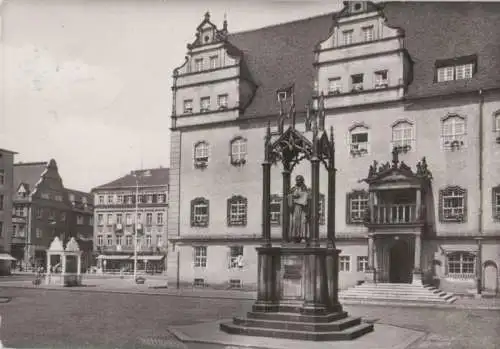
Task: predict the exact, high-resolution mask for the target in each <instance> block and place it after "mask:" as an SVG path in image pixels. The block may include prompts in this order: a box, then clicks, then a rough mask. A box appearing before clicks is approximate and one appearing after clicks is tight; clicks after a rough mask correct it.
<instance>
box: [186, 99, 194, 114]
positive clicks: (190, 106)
mask: <svg viewBox="0 0 500 349" xmlns="http://www.w3.org/2000/svg"><path fill="white" fill-rule="evenodd" d="M192 112H193V100H192V99H185V100H184V114H191V113H192Z"/></svg>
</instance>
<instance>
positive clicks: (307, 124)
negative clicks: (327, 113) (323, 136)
mask: <svg viewBox="0 0 500 349" xmlns="http://www.w3.org/2000/svg"><path fill="white" fill-rule="evenodd" d="M305 127H306V132H309V131H311V105H310V104H309V102H307V104H306V122H305Z"/></svg>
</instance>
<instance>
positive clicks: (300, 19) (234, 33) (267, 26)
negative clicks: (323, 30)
mask: <svg viewBox="0 0 500 349" xmlns="http://www.w3.org/2000/svg"><path fill="white" fill-rule="evenodd" d="M338 13H339V12H336V11H329V12H325V13H322V14H318V15H315V16H310V17H304V18H299V19H294V20H293V21H289V22H280V23H276V24H270V25H266V26H264V27H259V28H255V29H246V30H241V31H235V32H229V33H228V37H230V36H231V35H236V34H238V35H239V34H245V33H255V32H257V31H259V30H266V29H270V28H275V27H281V26H283V25H288V24H293V23H299V22H305V21H310V20H313V19H316V18H320V17H324V16H328V15H331V16H332V20H333V19H335V16H336V15H337V14H338Z"/></svg>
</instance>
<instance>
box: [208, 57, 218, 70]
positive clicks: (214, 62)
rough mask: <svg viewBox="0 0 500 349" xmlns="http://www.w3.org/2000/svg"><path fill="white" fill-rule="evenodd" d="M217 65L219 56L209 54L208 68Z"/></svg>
mask: <svg viewBox="0 0 500 349" xmlns="http://www.w3.org/2000/svg"><path fill="white" fill-rule="evenodd" d="M218 67H219V57H218V56H211V57H210V69H217V68H218Z"/></svg>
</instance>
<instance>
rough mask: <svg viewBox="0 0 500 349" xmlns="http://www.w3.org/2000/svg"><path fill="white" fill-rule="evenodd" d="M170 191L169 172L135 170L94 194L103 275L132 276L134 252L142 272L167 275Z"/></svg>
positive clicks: (95, 241)
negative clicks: (135, 239) (124, 273)
mask: <svg viewBox="0 0 500 349" xmlns="http://www.w3.org/2000/svg"><path fill="white" fill-rule="evenodd" d="M168 191H169V169H168V168H153V169H147V170H134V171H131V173H129V174H127V175H125V176H123V177H120V178H118V179H116V180H114V181H111V182H109V183H106V184H104V185H101V186H98V187H96V188H94V189H93V190H92V194H93V197H94V205H95V209H94V217H95V221H94V246H95V251H96V252H97V254H98V257H97V258H98V269H99V270H100V271H102V272H105V273H106V272H108V273H111V272H131V271H132V270H133V266H134V252H137V256H138V257H137V267H138V269H139V270H142V271H148V272H153V273H161V272H164V271H165V256H166V253H167V213H168ZM136 232H137V241H136V242H137V244H136V245H135V244H134V236H135V235H136Z"/></svg>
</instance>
